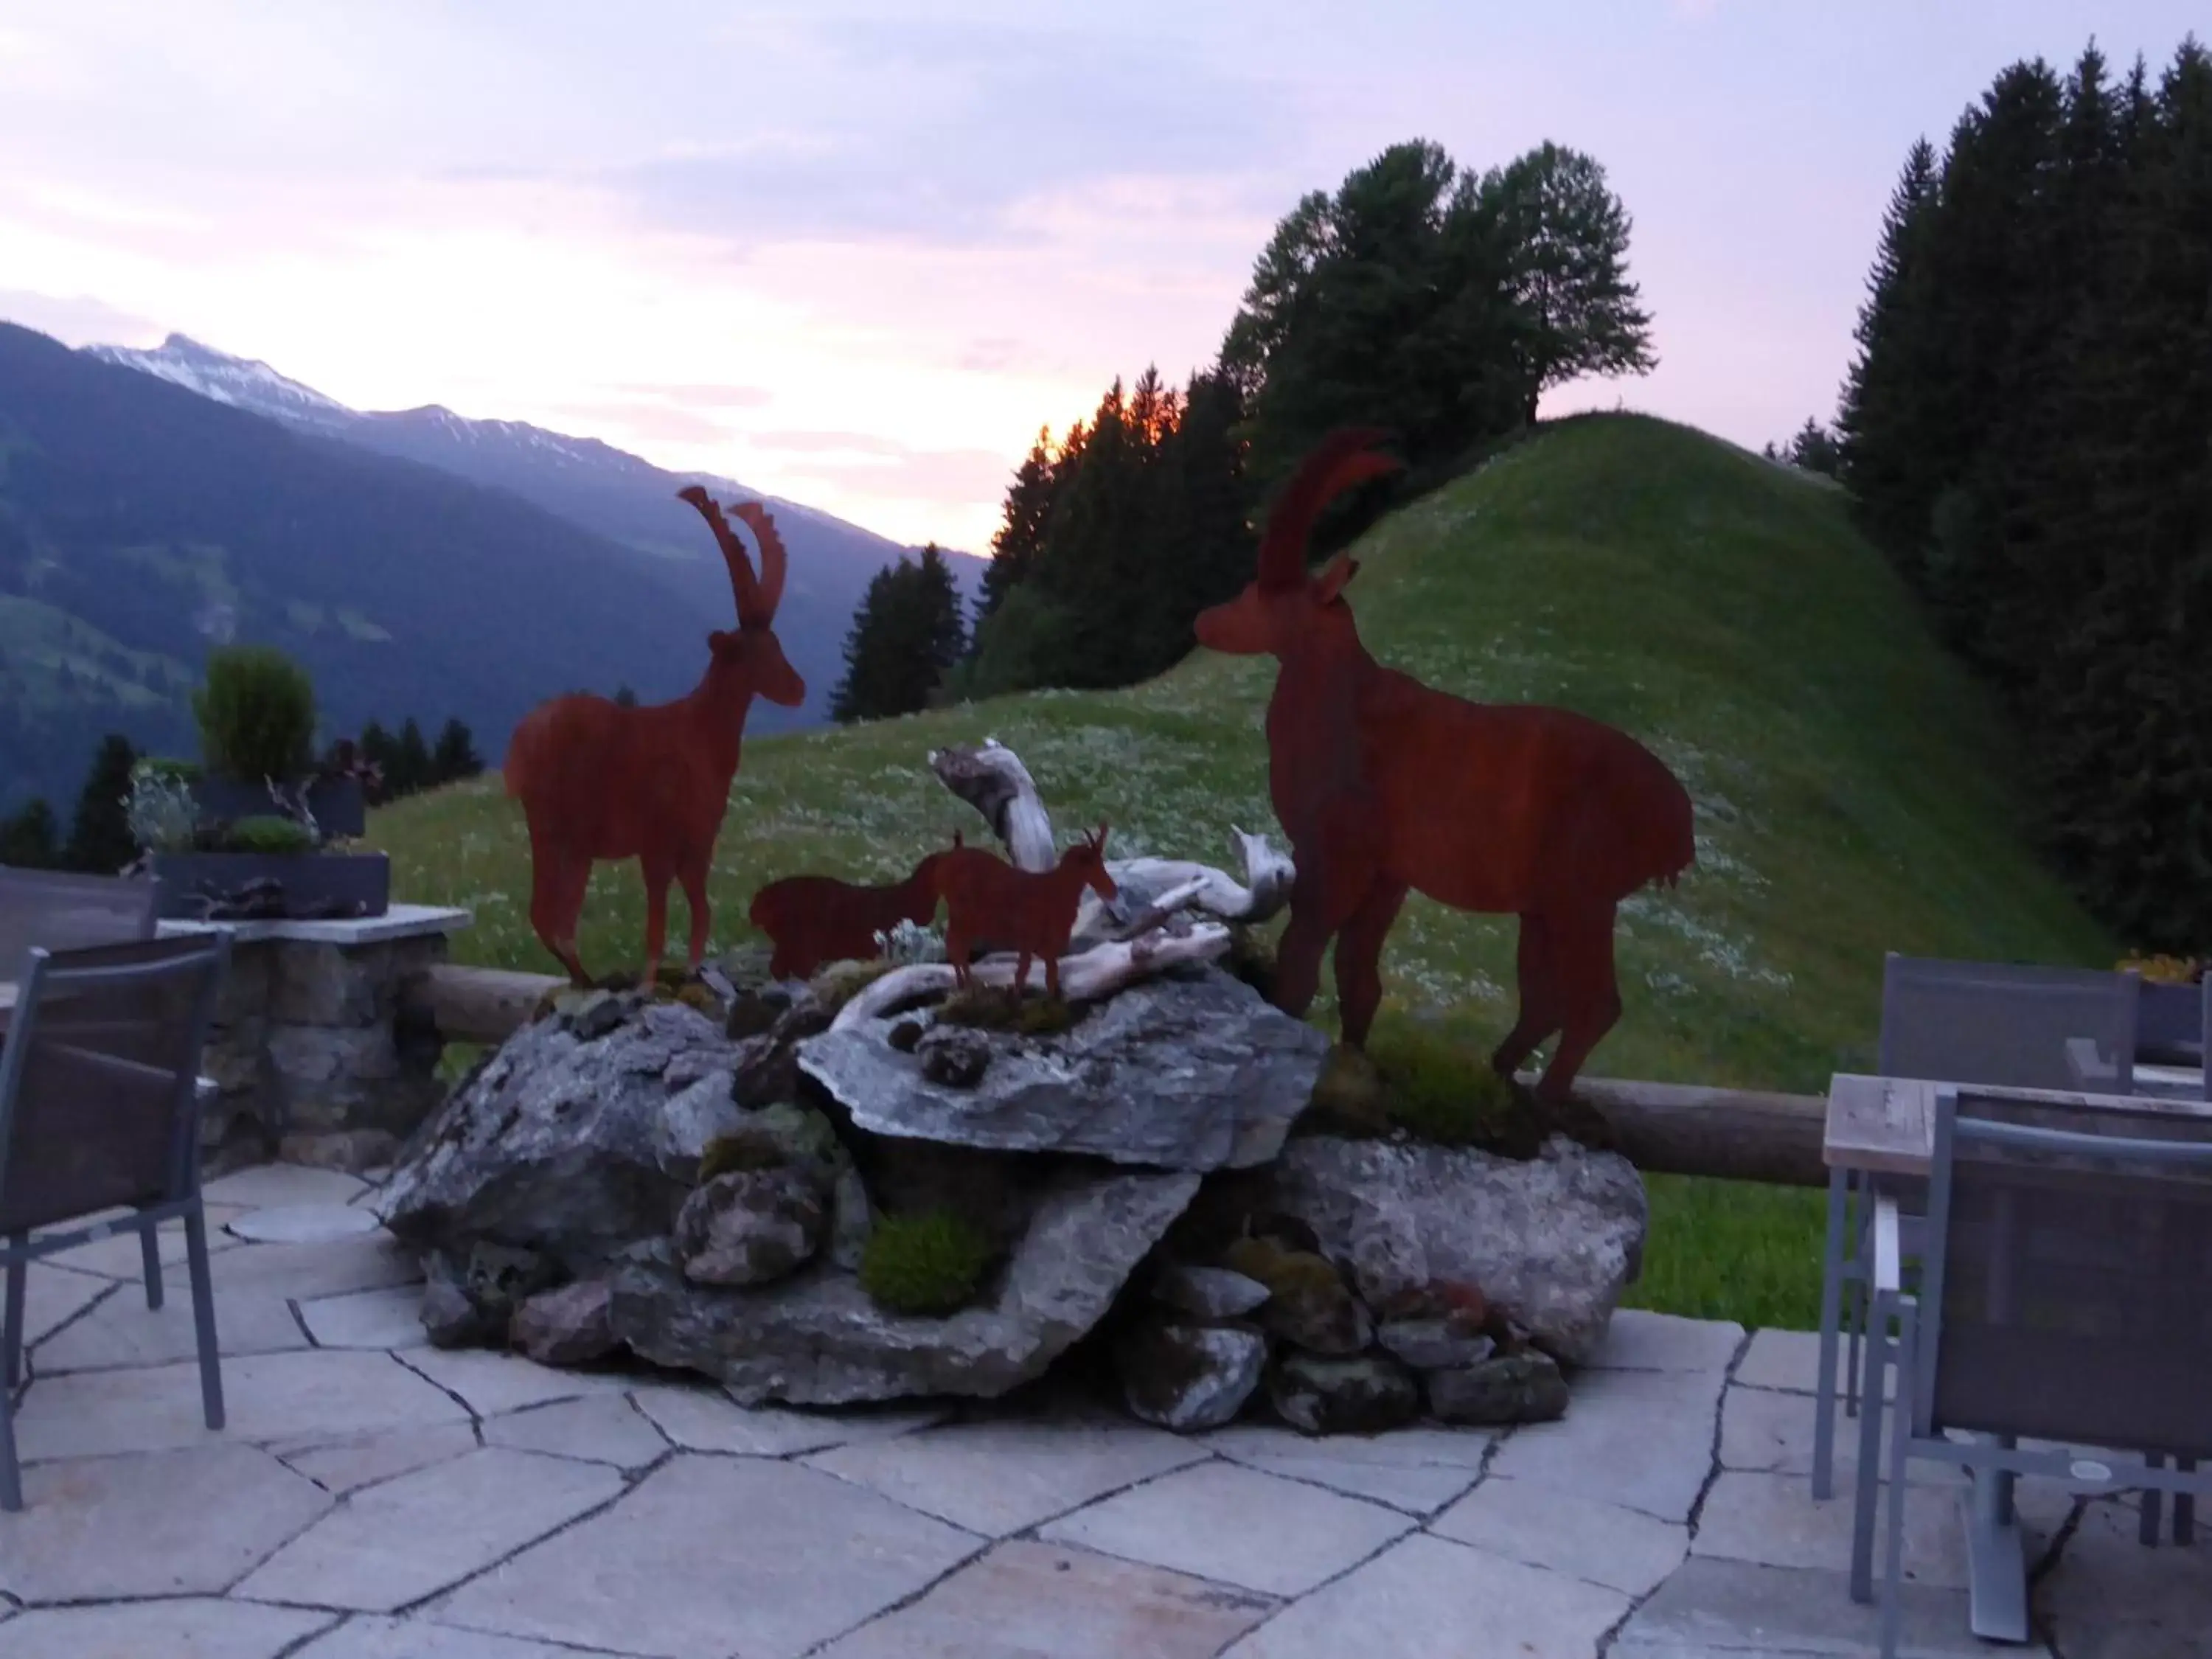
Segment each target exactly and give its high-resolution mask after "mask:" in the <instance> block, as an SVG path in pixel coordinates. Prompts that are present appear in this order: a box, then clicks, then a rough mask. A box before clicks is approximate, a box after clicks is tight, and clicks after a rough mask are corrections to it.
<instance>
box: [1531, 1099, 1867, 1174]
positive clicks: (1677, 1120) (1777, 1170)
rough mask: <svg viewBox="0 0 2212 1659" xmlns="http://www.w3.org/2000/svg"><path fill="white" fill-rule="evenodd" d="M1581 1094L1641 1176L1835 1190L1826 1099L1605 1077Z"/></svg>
mask: <svg viewBox="0 0 2212 1659" xmlns="http://www.w3.org/2000/svg"><path fill="white" fill-rule="evenodd" d="M1522 1082H1523V1083H1527V1084H1532V1085H1533V1084H1534V1082H1535V1076H1534V1073H1524V1074H1523V1075H1522ZM1574 1092H1575V1095H1576V1097H1577V1098H1579V1099H1582V1100H1585V1101H1588V1102H1589V1103H1590V1105H1592V1106H1594V1107H1595V1108H1596V1109H1597V1111H1598V1113H1599V1115H1601V1116H1602V1117H1603V1118H1604V1119H1605V1121H1606V1122H1607V1124H1608V1125H1609V1126H1610V1127H1612V1129H1613V1134H1614V1135H1615V1137H1617V1138H1618V1139H1619V1140H1620V1150H1621V1152H1622V1153H1623V1154H1624V1155H1625V1156H1626V1158H1627V1159H1628V1161H1629V1162H1630V1163H1632V1164H1634V1165H1636V1167H1637V1168H1638V1169H1639V1170H1650V1171H1654V1172H1656V1173H1658V1174H1662V1175H1688V1176H1717V1177H1720V1178H1722V1179H1724V1180H1729V1181H1762V1182H1769V1183H1771V1184H1773V1185H1777V1186H1784V1187H1825V1186H1826V1185H1827V1182H1828V1171H1827V1167H1826V1165H1825V1164H1822V1163H1821V1161H1820V1139H1821V1134H1822V1131H1823V1129H1824V1127H1826V1122H1827V1115H1828V1103H1827V1101H1826V1099H1825V1098H1823V1097H1821V1096H1819V1095H1784V1094H1770V1093H1766V1092H1764V1091H1758V1090H1752V1089H1709V1088H1704V1087H1699V1086H1693V1085H1684V1084H1676V1083H1642V1082H1633V1081H1626V1080H1622V1079H1615V1078H1600V1077H1585V1078H1579V1079H1577V1080H1576V1083H1575V1089H1574Z"/></svg>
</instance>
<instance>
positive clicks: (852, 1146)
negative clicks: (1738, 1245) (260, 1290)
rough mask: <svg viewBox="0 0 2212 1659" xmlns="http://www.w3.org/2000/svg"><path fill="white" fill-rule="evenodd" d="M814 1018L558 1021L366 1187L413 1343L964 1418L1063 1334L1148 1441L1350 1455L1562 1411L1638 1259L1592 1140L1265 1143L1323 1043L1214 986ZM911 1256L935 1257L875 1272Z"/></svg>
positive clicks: (788, 996) (761, 1395) (760, 996)
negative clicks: (1038, 1022)
mask: <svg viewBox="0 0 2212 1659" xmlns="http://www.w3.org/2000/svg"><path fill="white" fill-rule="evenodd" d="M834 1012H835V1010H834V1007H833V1006H832V1002H831V1000H830V996H829V994H827V993H825V992H823V991H822V990H819V989H817V988H811V987H790V986H772V985H763V984H751V985H748V986H746V987H743V988H741V989H739V990H738V994H737V995H736V996H735V997H734V999H732V1000H729V1001H728V1005H727V1006H726V1009H725V1010H724V1012H723V1017H722V1018H719V1019H717V1018H710V1017H709V1016H708V1014H707V1013H706V1012H702V1010H701V1009H699V1008H697V1007H695V1006H685V1005H684V1004H683V1003H671V1002H660V1001H655V1000H650V999H648V998H646V997H643V996H641V995H637V994H612V993H608V992H589V993H563V994H561V995H560V996H559V997H558V998H556V999H555V1001H554V1004H553V1006H552V1007H551V1008H550V1011H548V1012H546V1014H545V1015H544V1018H540V1019H538V1021H537V1022H536V1023H534V1024H532V1025H530V1026H529V1027H527V1028H526V1029H525V1030H522V1031H520V1032H519V1033H517V1035H516V1036H514V1037H513V1038H512V1039H511V1040H510V1041H509V1042H507V1044H506V1045H505V1046H504V1047H503V1048H501V1049H500V1050H499V1052H498V1053H497V1054H495V1055H494V1056H492V1057H491V1058H490V1059H489V1060H488V1061H487V1062H486V1063H485V1064H483V1066H480V1067H479V1068H478V1070H477V1072H476V1073H474V1074H473V1075H472V1076H471V1078H470V1079H467V1080H466V1081H465V1083H464V1084H463V1085H461V1086H460V1087H459V1089H457V1090H456V1091H454V1092H453V1095H452V1096H451V1097H450V1098H449V1099H448V1100H447V1103H446V1104H445V1106H444V1107H443V1108H442V1109H441V1111H440V1112H439V1113H438V1114H437V1115H435V1117H434V1118H433V1119H432V1120H431V1121H429V1122H428V1123H427V1124H426V1125H425V1126H424V1127H423V1128H422V1131H421V1132H420V1133H418V1134H417V1135H416V1137H415V1139H413V1141H412V1142H411V1143H410V1145H409V1146H408V1147H407V1148H406V1149H405V1151H404V1153H403V1155H402V1157H401V1159H400V1161H399V1164H398V1167H397V1168H396V1169H395V1171H394V1173H393V1176H392V1179H391V1181H390V1182H389V1183H388V1184H387V1185H386V1188H385V1189H384V1192H383V1194H382V1196H381V1198H380V1210H381V1213H382V1216H383V1218H384V1220H385V1222H386V1225H387V1226H389V1227H390V1228H391V1230H392V1231H393V1232H394V1233H395V1234H396V1235H397V1236H398V1237H400V1238H401V1239H402V1240H404V1241H405V1242H407V1243H410V1244H412V1245H413V1246H415V1247H416V1248H417V1249H420V1250H421V1251H422V1253H423V1257H424V1261H425V1267H426V1270H427V1271H426V1277H427V1279H428V1286H427V1289H426V1291H425V1295H424V1299H423V1309H422V1318H423V1322H424V1324H425V1326H426V1328H428V1331H429V1333H430V1335H431V1338H432V1340H434V1341H435V1342H439V1343H441V1344H447V1345H455V1344H465V1343H489V1344H508V1343H511V1344H513V1346H518V1347H520V1348H521V1349H523V1350H524V1351H525V1352H528V1353H529V1354H531V1355H532V1357H533V1358H538V1359H539V1360H540V1361H542V1362H544V1363H546V1364H590V1363H592V1362H595V1361H598V1360H601V1359H605V1358H609V1357H611V1356H613V1355H616V1354H618V1353H620V1352H623V1351H628V1352H631V1353H634V1354H635V1355H638V1356H640V1357H641V1358H644V1359H647V1360H649V1361H652V1362H653V1363H655V1364H661V1365H669V1366H677V1367H681V1368H684V1369H689V1370H696V1371H698V1372H702V1373H703V1374H705V1375H707V1376H712V1377H714V1378H716V1379H717V1380H719V1381H720V1383H722V1384H723V1385H724V1386H725V1387H726V1389H728V1390H729V1391H730V1392H731V1393H732V1395H735V1396H736V1397H737V1398H738V1399H739V1400H740V1401H744V1402H746V1403H749V1404H750V1403H759V1402H763V1401H780V1402H785V1403H790V1404H798V1405H822V1406H827V1405H842V1404H848V1403H854V1402H859V1401H881V1400H890V1399H897V1398H902V1397H915V1396H930V1395H971V1396H981V1397H988V1396H994V1395H1001V1394H1004V1393H1006V1392H1007V1391H1008V1390H1010V1389H1014V1388H1017V1387H1019V1386H1021V1385H1022V1384H1024V1383H1029V1382H1031V1381H1033V1380H1034V1379H1036V1377H1038V1376H1042V1374H1044V1372H1045V1371H1046V1370H1048V1368H1049V1367H1051V1366H1052V1365H1053V1364H1054V1361H1055V1360H1057V1359H1058V1358H1060V1357H1061V1356H1062V1355H1064V1354H1066V1353H1067V1352H1068V1351H1069V1350H1070V1349H1072V1348H1073V1347H1075V1346H1077V1345H1078V1344H1087V1351H1090V1352H1097V1353H1098V1354H1100V1355H1102V1356H1103V1357H1106V1358H1109V1359H1110V1362H1111V1364H1112V1365H1113V1367H1114V1370H1115V1375H1116V1376H1117V1377H1118V1379H1119V1383H1120V1386H1121V1391H1122V1394H1123V1396H1124V1398H1125V1399H1126V1401H1127V1405H1128V1408H1129V1409H1130V1410H1131V1411H1132V1412H1133V1413H1135V1414H1136V1415H1138V1416H1139V1417H1141V1418H1143V1419H1146V1420H1147V1421H1150V1422H1152V1423H1156V1424H1159V1425H1163V1426H1165V1427H1168V1428H1170V1429H1175V1430H1179V1431H1193V1430H1200V1429H1206V1428H1210V1427H1214V1426H1217V1425H1220V1424H1223V1423H1226V1422H1228V1421H1229V1420H1231V1419H1232V1418H1235V1417H1236V1416H1237V1415H1239V1414H1240V1413H1244V1412H1246V1411H1248V1410H1250V1409H1255V1408H1257V1407H1258V1406H1259V1405H1260V1404H1261V1402H1265V1404H1266V1405H1267V1407H1269V1408H1271V1409H1272V1410H1273V1412H1274V1413H1276V1414H1277V1415H1278V1416H1279V1417H1280V1418H1281V1419H1283V1420H1285V1421H1286V1422H1288V1423H1290V1424H1291V1425H1294V1426H1296V1427H1297V1428H1299V1429H1301V1430H1304V1431H1307V1432H1309V1433H1315V1434H1324V1433H1332V1432H1372V1431H1376V1430H1378V1429H1382V1428H1387V1427H1389V1426H1392V1425H1395V1424H1398V1423H1401V1422H1404V1421H1406V1420H1407V1419H1411V1418H1413V1417H1415V1416H1417V1415H1419V1414H1421V1413H1423V1412H1424V1411H1425V1412H1427V1413H1430V1414H1432V1415H1434V1416H1437V1417H1439V1418H1443V1419H1446V1420H1450V1421H1458V1422H1480V1423H1497V1422H1509V1421H1522V1420H1530V1419H1541V1418H1545V1417H1552V1416H1557V1415H1558V1414H1559V1413H1560V1412H1561V1411H1563V1410H1564V1409H1565V1403H1566V1390H1565V1382H1564V1380H1563V1377H1562V1374H1561V1371H1560V1370H1559V1362H1562V1361H1564V1362H1567V1363H1568V1364H1572V1363H1573V1362H1575V1361H1577V1360H1578V1359H1580V1358H1583V1357H1584V1356H1585V1355H1586V1354H1587V1353H1588V1352H1589V1349H1590V1348H1591V1346H1593V1345H1594V1344H1595V1341H1596V1340H1597V1338H1598V1337H1599V1336H1600V1335H1601V1334H1602V1333H1603V1330H1604V1328H1605V1322H1606V1320H1607V1317H1608V1316H1609V1315H1610V1313H1611V1310H1612V1308H1613V1304H1614V1302H1615V1301H1616V1300H1617V1299H1618V1297H1619V1294H1620V1289H1621V1287H1622V1285H1624V1284H1625V1283H1626V1281H1627V1279H1630V1278H1631V1277H1632V1276H1633V1273H1634V1271H1635V1267H1636V1258H1637V1253H1638V1249H1640V1246H1641V1241H1642V1237H1643V1229H1644V1195H1643V1189H1642V1187H1641V1184H1640V1182H1638V1180H1637V1177H1636V1176H1635V1173H1634V1171H1633V1170H1631V1169H1630V1168H1629V1167H1628V1166H1627V1165H1626V1163H1625V1162H1623V1161H1622V1160H1620V1158H1618V1157H1616V1156H1614V1155H1613V1154H1611V1153H1594V1152H1586V1151H1584V1150H1583V1149H1582V1148H1580V1147H1577V1146H1572V1145H1571V1143H1568V1142H1566V1141H1565V1140H1556V1141H1554V1142H1553V1144H1552V1145H1551V1146H1547V1148H1546V1151H1545V1155H1544V1156H1543V1157H1542V1158H1539V1159H1537V1160H1534V1161H1533V1162H1531V1163H1527V1164H1517V1163H1515V1162H1513V1161H1511V1160H1508V1159H1504V1158H1492V1157H1489V1156H1487V1155H1486V1154H1484V1153H1481V1152H1466V1151H1457V1152H1455V1151H1446V1150H1443V1149H1439V1148H1434V1147H1426V1146H1413V1145H1410V1144H1400V1143H1394V1142H1387V1141H1358V1140H1348V1139H1334V1138H1330V1137H1325V1136H1317V1135H1303V1136H1299V1137H1297V1138H1293V1137H1292V1136H1291V1127H1292V1124H1293V1122H1294V1121H1295V1120H1296V1119H1297V1117H1298V1115H1299V1114H1300V1113H1301V1112H1302V1111H1303V1110H1304V1108H1305V1106H1306V1104H1307V1103H1308V1102H1309V1101H1310V1098H1311V1097H1312V1095H1313V1091H1314V1086H1315V1083H1316V1079H1317V1078H1318V1077H1319V1075H1320V1073H1321V1071H1322V1065H1323V1062H1324V1060H1325V1058H1326V1054H1327V1048H1328V1044H1327V1042H1326V1039H1324V1038H1323V1037H1322V1036H1321V1035H1320V1034H1319V1033H1317V1032H1316V1031H1315V1030H1312V1028H1310V1027H1309V1026H1306V1025H1305V1024H1303V1023H1301V1022H1299V1021H1296V1020H1293V1019H1291V1018H1288V1017H1287V1016H1285V1015H1283V1014H1281V1013H1280V1012H1278V1011H1276V1010H1275V1009H1273V1008H1272V1007H1271V1006H1268V1005H1267V1003H1266V1002H1265V1001H1264V1000H1261V998H1260V997H1259V996H1258V995H1257V994H1255V992H1253V991H1252V990H1251V989H1250V988H1249V987H1248V986H1246V985H1244V984H1243V982H1242V981H1238V980H1237V979H1234V978H1232V977H1231V976H1230V975H1227V974H1225V973H1223V972H1221V971H1220V970H1219V969H1214V968H1211V967H1201V968H1195V969H1191V968H1185V969H1176V970H1174V971H1173V972H1171V973H1170V974H1167V975H1163V976H1161V977H1158V978H1155V979H1151V980H1146V981H1140V982H1139V983H1138V984H1136V985H1133V986H1131V987H1127V988H1124V989H1122V990H1121V991H1120V992H1118V993H1117V994H1115V995H1114V996H1112V997H1111V998H1110V999H1109V1000H1105V1001H1103V1002H1102V1003H1099V1004H1097V1005H1095V1006H1090V1007H1087V1008H1079V1009H1078V1010H1076V1011H1075V1012H1074V1017H1073V1019H1072V1021H1069V1022H1066V1024H1065V1029H1062V1030H1056V1031H1030V1032H1024V1031H1023V1030H1013V1029H1009V1030H997V1029H984V1028H981V1027H979V1026H971V1025H965V1024H957V1023H955V1020H954V1019H953V1018H948V1017H944V1016H945V1014H946V1011H945V1010H944V1009H938V1010H923V1011H921V1012H909V1013H901V1014H896V1015H889V1016H886V1017H884V1018H868V1019H862V1020H859V1021H857V1022H855V1021H850V1020H848V1021H847V1022H844V1023H842V1024H840V1025H839V1027H838V1029H836V1030H832V1029H831V1020H832V1016H833V1013H834ZM854 1012H855V1013H858V1012H860V1011H859V1010H857V1009H856V1010H855V1011H854ZM886 1217H889V1218H897V1219H896V1220H895V1221H893V1222H890V1223H888V1224H886V1223H885V1222H884V1218H886ZM910 1218H912V1219H914V1220H915V1221H916V1222H917V1223H918V1222H919V1220H920V1219H921V1218H935V1219H934V1220H932V1221H931V1222H930V1224H929V1225H908V1223H909V1219H910ZM939 1221H941V1223H942V1225H937V1224H938V1222H939ZM926 1237H937V1238H938V1239H939V1245H940V1248H941V1249H942V1252H943V1254H944V1256H945V1261H944V1262H943V1263H937V1262H934V1261H925V1260H921V1259H918V1258H916V1259H906V1258H902V1257H900V1256H899V1255H897V1252H899V1251H912V1250H915V1249H919V1248H920V1247H919V1245H918V1244H917V1243H915V1242H914V1241H915V1240H920V1239H923V1238H926ZM945 1241H951V1242H952V1243H946V1242H945ZM963 1241H965V1242H964V1243H963ZM953 1243H957V1244H959V1246H960V1247H959V1248H957V1249H956V1248H953V1247H952V1245H953ZM931 1273H941V1274H945V1275H951V1278H950V1279H948V1281H947V1282H946V1283H945V1285H941V1286H935V1287H933V1286H932V1285H931V1284H930V1283H929V1282H928V1276H929V1275H930V1274H931ZM917 1279H919V1281H920V1282H921V1291H920V1292H919V1293H918V1294H919V1297H920V1299H918V1300H908V1299H902V1297H893V1296H891V1295H890V1293H889V1291H888V1289H887V1288H886V1287H888V1286H890V1285H894V1284H909V1285H910V1284H914V1283H915V1282H916V1281H917ZM939 1292H942V1294H941V1295H940V1294H939ZM915 1307H927V1308H930V1309H932V1310H933V1311H928V1312H916V1311H912V1310H910V1309H912V1308H915ZM902 1309H907V1310H904V1311H902Z"/></svg>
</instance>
